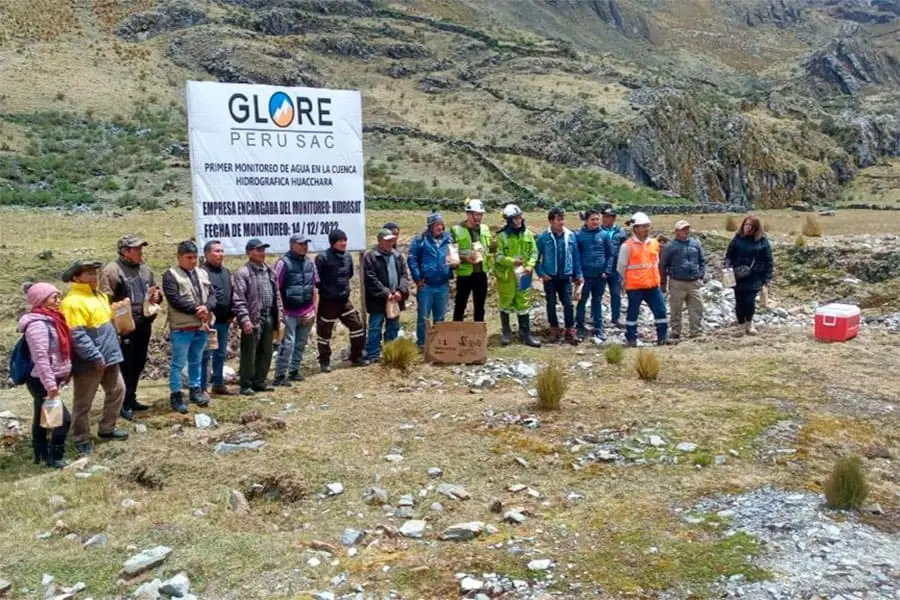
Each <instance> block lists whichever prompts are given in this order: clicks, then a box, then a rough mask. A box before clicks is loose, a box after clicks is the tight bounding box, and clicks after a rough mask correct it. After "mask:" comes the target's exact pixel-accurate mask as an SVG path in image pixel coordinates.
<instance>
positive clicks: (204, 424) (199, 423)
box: [194, 413, 215, 429]
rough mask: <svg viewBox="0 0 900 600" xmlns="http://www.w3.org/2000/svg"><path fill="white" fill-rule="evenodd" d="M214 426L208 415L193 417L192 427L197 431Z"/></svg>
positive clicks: (200, 414)
mask: <svg viewBox="0 0 900 600" xmlns="http://www.w3.org/2000/svg"><path fill="white" fill-rule="evenodd" d="M214 425H215V421H214V420H213V418H212V417H210V416H209V415H205V414H203V413H197V414H195V415H194V426H195V427H197V429H211V428H212V427H213V426H214Z"/></svg>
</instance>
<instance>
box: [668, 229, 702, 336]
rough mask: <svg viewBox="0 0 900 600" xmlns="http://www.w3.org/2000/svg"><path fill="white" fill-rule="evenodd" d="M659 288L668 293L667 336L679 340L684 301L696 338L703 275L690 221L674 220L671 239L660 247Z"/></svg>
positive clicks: (700, 257) (700, 310)
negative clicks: (673, 234) (675, 221)
mask: <svg viewBox="0 0 900 600" xmlns="http://www.w3.org/2000/svg"><path fill="white" fill-rule="evenodd" d="M659 275H660V282H661V284H660V287H661V288H662V289H663V291H666V290H668V292H669V310H670V312H671V316H670V318H669V327H670V329H669V331H670V334H669V339H670V340H672V341H674V342H677V341H678V340H679V339H681V316H682V313H683V312H684V305H685V303H687V309H688V317H689V319H690V325H691V333H690V336H689V337H697V336H698V335H700V333H701V332H702V330H703V298H702V297H701V296H700V290H701V289H702V288H703V277H704V276H705V275H706V258H705V257H704V256H703V245H702V244H701V243H700V240H698V239H696V238H692V237H691V224H690V223H688V222H687V221H684V220H682V221H678V222H677V223H675V239H674V240H671V241H669V242H668V243H667V244H666V245H665V246H663V249H662V251H661V252H660V254H659Z"/></svg>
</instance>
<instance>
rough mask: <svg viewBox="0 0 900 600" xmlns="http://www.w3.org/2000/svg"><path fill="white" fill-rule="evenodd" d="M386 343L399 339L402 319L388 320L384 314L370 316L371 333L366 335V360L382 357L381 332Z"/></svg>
mask: <svg viewBox="0 0 900 600" xmlns="http://www.w3.org/2000/svg"><path fill="white" fill-rule="evenodd" d="M382 329H384V341H385V342H390V341H392V340H396V339H397V335H398V334H399V333H400V319H386V318H385V316H384V313H371V314H369V333H368V334H367V335H366V358H368V359H369V360H375V359H377V358H378V357H380V356H381V330H382Z"/></svg>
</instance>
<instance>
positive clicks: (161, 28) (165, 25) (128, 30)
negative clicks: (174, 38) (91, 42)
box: [116, 0, 209, 42]
mask: <svg viewBox="0 0 900 600" xmlns="http://www.w3.org/2000/svg"><path fill="white" fill-rule="evenodd" d="M207 22H209V19H208V18H207V16H206V13H205V12H203V11H202V10H201V9H199V8H197V7H196V6H193V5H192V4H190V3H188V2H186V1H185V0H170V1H169V2H165V3H163V4H160V5H159V6H157V7H156V8H155V9H153V10H149V11H146V12H139V13H135V14H133V15H131V16H130V17H128V18H127V19H125V20H124V21H122V22H121V23H119V26H118V27H117V28H116V35H118V36H119V37H121V38H123V39H126V40H129V41H132V42H142V41H144V40H148V39H150V38H152V37H156V36H157V35H160V34H163V33H168V32H170V31H175V30H178V29H187V28H188V27H193V26H195V25H202V24H204V23H207Z"/></svg>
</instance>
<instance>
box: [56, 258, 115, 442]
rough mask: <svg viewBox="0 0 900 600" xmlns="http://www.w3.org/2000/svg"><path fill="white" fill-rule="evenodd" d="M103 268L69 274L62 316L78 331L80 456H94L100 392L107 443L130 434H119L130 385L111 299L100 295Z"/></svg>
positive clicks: (80, 267) (75, 366)
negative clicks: (94, 407)
mask: <svg viewBox="0 0 900 600" xmlns="http://www.w3.org/2000/svg"><path fill="white" fill-rule="evenodd" d="M102 266H103V264H102V263H100V262H94V261H89V260H80V261H76V262H75V263H73V264H72V265H71V266H70V267H69V268H68V269H66V271H65V272H64V273H63V276H62V280H63V281H65V282H67V283H71V284H72V287H71V288H69V293H68V294H66V297H65V298H63V301H62V306H61V311H62V314H63V315H64V316H65V317H66V322H67V323H68V324H69V327H70V328H71V330H72V342H73V344H72V348H73V350H74V352H73V353H72V382H73V386H74V399H73V402H72V442H73V443H74V446H75V451H76V452H78V453H79V454H82V455H86V454H90V453H91V452H93V450H94V447H93V444H92V443H91V423H90V412H91V404H93V402H94V395H95V394H96V393H97V388H98V387H101V386H102V387H103V392H104V394H105V398H104V401H103V416H102V417H101V418H100V424H99V426H98V427H97V435H98V436H99V437H100V438H101V439H108V440H124V439H127V438H128V432H126V431H122V430H120V429H116V419H117V418H118V416H119V410H120V409H121V408H122V401H123V400H124V399H125V382H124V380H123V379H122V372H121V370H120V369H119V364H120V363H121V362H122V350H121V348H120V347H119V337H118V334H117V333H116V328H115V326H114V325H113V321H112V309H111V308H110V306H109V298H108V297H107V296H106V294H104V293H102V292H100V291H99V289H98V283H97V271H98V270H99V269H100V267H102Z"/></svg>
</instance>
